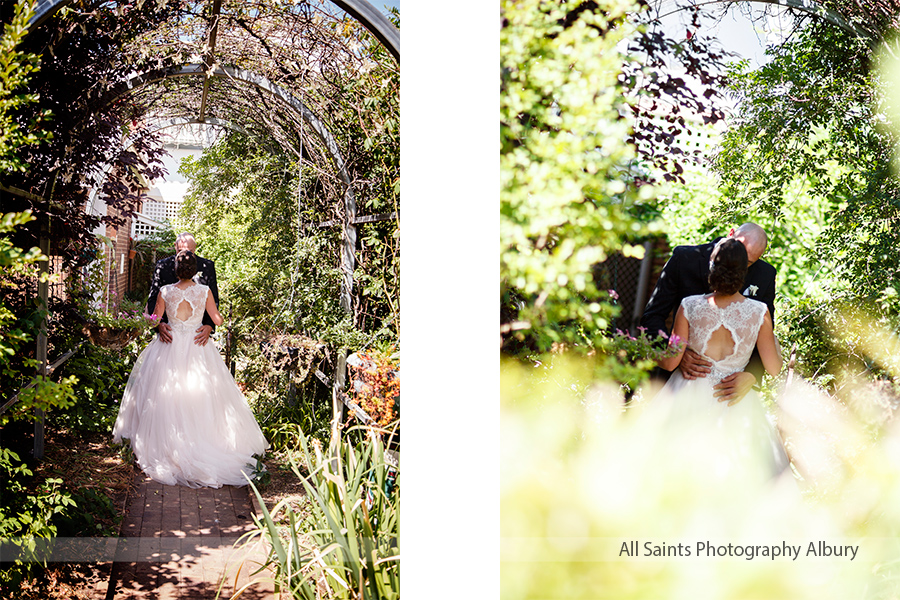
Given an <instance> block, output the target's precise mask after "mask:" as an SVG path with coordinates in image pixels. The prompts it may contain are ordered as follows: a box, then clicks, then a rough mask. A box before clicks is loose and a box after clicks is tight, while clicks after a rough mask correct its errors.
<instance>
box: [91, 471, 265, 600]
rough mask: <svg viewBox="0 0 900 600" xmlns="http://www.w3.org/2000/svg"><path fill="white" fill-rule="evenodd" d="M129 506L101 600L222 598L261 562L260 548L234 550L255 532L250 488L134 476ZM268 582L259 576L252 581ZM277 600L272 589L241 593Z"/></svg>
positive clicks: (250, 599) (259, 599)
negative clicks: (196, 485) (182, 483)
mask: <svg viewBox="0 0 900 600" xmlns="http://www.w3.org/2000/svg"><path fill="white" fill-rule="evenodd" d="M136 488H137V490H136V492H135V493H134V494H133V495H132V497H131V498H130V499H129V501H128V508H127V511H126V514H125V520H124V521H123V523H122V531H121V535H120V538H119V543H118V547H117V550H116V558H115V562H114V563H113V565H112V575H111V578H110V580H109V583H108V586H107V589H106V595H105V600H124V599H126V598H135V599H145V598H153V599H158V600H169V599H176V598H177V599H188V598H190V599H195V598H198V599H199V598H215V597H216V592H217V591H218V589H219V584H220V582H221V581H222V578H223V576H224V577H225V584H224V585H223V587H222V594H221V596H220V598H223V599H227V598H231V596H232V595H233V594H234V593H235V592H236V591H237V590H239V589H240V588H241V587H243V586H244V585H245V584H246V583H247V582H248V581H249V580H250V579H251V576H250V574H251V573H252V572H253V571H254V570H256V569H257V568H258V566H259V564H260V563H261V562H262V561H263V560H264V558H265V550H264V547H263V545H262V543H260V542H258V541H255V542H254V543H253V544H252V545H251V546H249V547H246V548H242V549H235V548H234V547H233V544H234V542H235V541H236V540H237V539H238V538H239V537H240V536H241V535H243V534H244V533H246V532H248V531H250V530H252V529H253V518H252V516H251V515H252V514H253V513H254V511H255V510H257V508H256V505H255V504H254V503H253V502H251V493H252V492H251V490H250V489H249V487H246V486H245V487H234V486H222V487H221V488H219V489H212V488H199V489H191V488H187V487H182V486H173V485H163V484H161V483H157V482H155V481H153V480H151V479H150V478H149V477H147V476H145V475H144V474H143V473H141V472H140V471H138V472H137V475H136ZM265 575H266V573H260V574H259V575H256V576H255V577H252V578H253V579H259V578H262V577H264V576H265ZM275 597H276V594H275V593H274V590H273V585H272V583H271V582H266V583H263V584H257V585H254V586H253V587H251V588H249V589H247V590H246V591H245V592H244V593H243V594H241V596H240V598H242V599H246V600H263V599H266V600H269V599H273V598H275Z"/></svg>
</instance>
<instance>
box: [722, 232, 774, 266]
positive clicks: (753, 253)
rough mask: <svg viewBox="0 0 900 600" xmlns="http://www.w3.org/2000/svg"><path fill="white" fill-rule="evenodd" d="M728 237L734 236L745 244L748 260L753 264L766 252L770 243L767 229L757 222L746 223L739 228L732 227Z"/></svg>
mask: <svg viewBox="0 0 900 600" xmlns="http://www.w3.org/2000/svg"><path fill="white" fill-rule="evenodd" d="M728 237H731V238H734V239H736V240H738V241H740V242H741V243H742V244H744V247H745V248H746V249H747V261H748V263H749V264H751V265H752V264H753V263H755V262H756V261H758V260H759V259H760V257H762V255H763V254H764V253H765V252H766V246H767V245H768V244H769V236H767V235H766V231H765V230H764V229H763V228H762V227H760V226H759V225H757V224H756V223H744V224H743V225H741V226H740V227H738V228H737V229H732V230H731V231H730V232H729V233H728Z"/></svg>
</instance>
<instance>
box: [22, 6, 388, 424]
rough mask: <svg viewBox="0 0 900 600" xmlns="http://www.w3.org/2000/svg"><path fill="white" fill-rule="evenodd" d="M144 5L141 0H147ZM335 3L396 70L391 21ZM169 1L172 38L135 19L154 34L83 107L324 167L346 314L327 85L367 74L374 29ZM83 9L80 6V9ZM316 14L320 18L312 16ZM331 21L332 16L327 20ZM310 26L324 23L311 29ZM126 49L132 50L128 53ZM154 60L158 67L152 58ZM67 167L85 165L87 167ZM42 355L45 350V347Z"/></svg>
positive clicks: (344, 152)
mask: <svg viewBox="0 0 900 600" xmlns="http://www.w3.org/2000/svg"><path fill="white" fill-rule="evenodd" d="M75 2H76V0H38V2H37V5H36V9H35V13H34V16H33V17H32V19H31V20H30V21H29V35H30V34H32V33H34V32H36V31H39V30H40V29H41V27H42V26H44V25H45V24H47V23H50V22H52V20H53V19H54V18H57V17H58V13H59V11H60V10H61V9H63V8H64V7H67V6H69V5H72V4H74V3H75ZM150 4H151V3H150V1H148V2H147V5H150ZM332 4H333V6H334V7H337V8H338V9H340V10H341V11H344V13H346V15H349V17H351V18H352V19H354V20H356V21H357V22H358V23H359V24H360V25H361V26H362V27H363V28H364V29H365V30H366V31H368V33H369V34H371V36H372V37H373V38H374V39H375V40H377V42H378V44H375V46H377V45H379V44H380V45H381V46H383V47H384V49H385V50H386V52H387V54H384V53H379V54H377V56H379V57H380V56H386V57H387V58H388V61H387V62H388V63H389V62H390V57H393V59H394V61H396V63H397V69H399V58H400V37H399V31H398V30H397V28H396V27H395V26H394V25H393V24H392V23H391V21H390V20H388V19H387V18H386V17H385V16H384V15H383V14H381V12H379V11H378V10H376V9H375V8H374V7H373V6H372V5H371V4H370V3H369V2H368V1H367V0H332ZM170 6H171V7H172V10H171V11H170V12H169V13H164V14H174V15H176V16H175V17H174V20H172V21H169V22H166V23H165V25H164V27H163V28H161V29H160V30H159V31H165V34H164V35H165V36H168V37H167V38H166V39H167V40H168V43H170V45H171V48H166V49H165V50H166V51H163V50H162V49H160V51H159V52H157V48H153V50H152V51H151V52H150V53H149V54H145V53H144V52H143V50H144V49H143V48H141V44H142V43H143V44H148V46H147V47H153V45H154V44H156V43H158V41H159V40H158V39H156V38H154V37H153V34H154V33H155V32H156V30H154V29H153V28H152V27H148V28H146V29H145V30H143V31H144V32H145V33H146V34H148V35H150V37H149V38H148V40H147V41H144V42H137V43H136V44H135V45H133V46H132V47H130V48H123V50H122V57H123V58H122V60H121V61H119V62H120V64H128V65H140V67H139V68H137V69H136V71H137V73H136V74H131V75H128V76H127V77H125V78H121V79H119V78H117V79H116V80H114V81H112V82H106V81H103V82H100V85H99V86H97V88H98V89H99V88H103V87H104V86H105V89H104V90H103V93H102V95H101V96H100V97H99V98H97V99H95V100H92V104H90V106H93V107H94V108H91V109H88V110H89V111H90V110H97V111H103V110H109V109H110V108H111V107H113V106H114V105H115V104H116V103H121V102H125V103H126V104H134V105H135V106H138V107H141V109H142V110H144V111H147V114H148V116H149V117H151V119H152V121H153V124H152V125H151V126H150V127H149V128H144V129H143V130H142V134H143V135H147V133H148V131H149V133H153V132H156V131H160V130H162V129H165V128H168V127H173V126H177V125H181V124H187V123H196V124H204V125H212V126H217V127H224V128H227V129H230V130H233V131H241V132H244V133H246V134H248V135H251V136H255V137H257V138H259V139H261V140H266V142H267V143H274V144H276V145H280V146H281V147H283V148H285V149H287V150H288V151H289V152H291V153H294V154H296V155H297V156H298V157H300V160H302V161H303V162H306V164H310V163H312V164H313V166H315V167H316V168H317V169H318V171H317V172H318V173H321V174H324V175H320V177H322V176H326V175H327V178H326V181H327V182H329V183H327V185H328V186H330V187H328V188H326V189H328V190H331V191H328V192H327V194H328V198H334V199H335V200H337V203H338V204H339V208H340V210H338V211H337V212H339V213H340V214H341V225H342V236H341V244H340V248H341V250H340V270H341V273H342V279H341V291H340V306H341V308H342V309H343V310H344V311H346V312H347V313H349V314H353V300H352V293H353V284H354V270H355V268H356V255H355V247H356V243H357V231H356V225H355V221H356V212H357V198H356V190H355V189H354V183H353V177H354V176H353V174H351V173H350V171H349V168H348V162H347V158H346V157H347V156H348V152H349V153H350V154H351V155H353V153H354V152H356V153H357V154H358V149H356V148H349V149H348V148H347V147H346V146H345V147H344V148H342V147H341V144H342V143H346V142H345V141H344V142H342V141H341V139H340V137H339V136H337V135H335V133H334V130H333V126H332V124H330V123H329V122H328V119H329V116H330V115H333V112H334V106H335V105H336V104H337V105H339V102H338V103H336V102H335V101H334V100H335V99H334V98H332V99H329V97H328V94H339V93H340V85H336V84H335V82H336V81H337V82H338V83H339V82H340V77H350V78H352V77H353V76H354V75H356V76H359V77H363V76H365V74H366V73H367V69H368V68H370V67H369V66H368V65H367V61H369V60H370V59H369V58H368V56H369V53H368V52H361V51H360V45H359V41H358V40H362V43H363V44H364V45H366V44H370V43H371V42H370V39H371V38H367V37H365V35H364V34H357V33H354V32H359V29H358V28H352V29H351V30H349V33H350V34H349V35H348V30H347V29H344V28H343V26H342V25H341V24H342V23H344V22H346V18H345V17H343V15H341V14H340V13H339V12H336V11H334V10H333V9H332V8H329V7H328V6H327V4H326V5H321V4H310V3H306V2H303V1H302V0H297V1H294V2H289V3H286V4H283V5H282V4H275V3H261V4H260V5H258V6H255V8H254V10H255V11H256V13H254V14H252V15H251V16H249V17H248V14H249V13H245V12H244V11H243V10H242V7H241V3H239V2H236V1H234V0H197V1H196V2H192V3H188V4H186V5H178V6H177V7H176V5H175V4H171V5H170ZM125 8H127V7H125ZM145 8H146V7H145ZM278 11H281V12H278ZM251 12H252V11H251ZM91 14H93V13H85V15H86V16H88V17H89V16H90V15H91ZM117 14H119V13H117ZM166 18H168V17H166ZM316 18H319V21H316ZM322 18H324V19H325V20H326V23H325V24H324V25H319V23H320V22H321V21H322ZM329 19H330V21H327V20H329ZM139 22H140V21H139ZM132 23H134V21H132ZM328 23H331V24H333V25H339V26H340V27H332V28H331V29H328ZM317 26H318V27H319V28H320V29H318V30H316V27H317ZM305 28H308V29H305ZM306 31H311V32H312V35H313V36H314V39H313V40H309V39H306V38H305V36H306V35H307V34H306ZM317 31H318V33H316V32H317ZM139 35H144V34H139ZM316 35H318V37H315V36H316ZM354 36H358V38H357V37H354ZM157 38H158V36H157ZM322 40H324V43H323V44H321V45H319V44H318V41H322ZM163 41H165V40H163ZM138 50H140V54H139V55H138V54H137V52H138ZM126 52H130V53H131V54H130V55H128V58H127V60H126V58H125V55H126ZM373 56H374V54H373ZM177 57H181V60H180V61H178V62H175V65H176V66H171V65H172V64H173V58H176V59H177ZM184 59H188V60H187V61H185V60H184ZM377 60H378V61H379V63H381V62H382V61H383V59H381V58H378V59H377ZM154 61H156V67H157V68H154ZM160 67H161V68H160ZM126 72H127V71H126ZM395 72H396V71H395ZM337 75H339V76H338V77H336V76H337ZM119 77H121V75H120V76H119ZM329 86H331V87H329ZM325 108H327V109H328V110H325ZM87 116H88V117H89V116H90V115H89V114H88V115H87ZM88 123H89V119H85V125H84V127H86V128H87V127H89V126H90V125H89V124H88ZM344 139H346V134H345V137H344ZM133 143H134V138H128V137H127V136H126V139H124V140H122V142H121V146H120V147H121V148H122V149H128V148H129V147H131V145H132V144H133ZM67 152H68V151H67ZM57 164H58V165H61V166H60V167H57V168H59V169H60V170H62V169H63V168H65V166H66V164H67V163H66V161H65V160H64V159H63V160H61V161H59V162H58V163H57ZM98 168H99V170H94V169H98ZM109 168H110V167H108V166H106V167H104V166H103V165H102V164H100V165H97V164H96V163H95V165H94V167H93V168H92V172H94V173H95V174H96V176H95V181H94V182H93V185H94V191H93V193H94V194H96V193H97V189H98V188H99V186H100V185H102V182H103V180H104V179H105V178H106V175H107V173H108V172H109ZM69 174H70V175H71V173H69ZM74 175H76V176H79V177H84V176H85V174H84V173H75V174H74ZM53 181H55V179H54V180H53ZM53 187H54V184H52V183H51V184H50V185H47V186H45V188H44V191H43V193H44V195H46V196H47V198H46V200H51V196H52V195H53ZM44 347H45V348H46V346H44ZM39 348H40V343H39ZM40 358H41V359H42V360H43V361H46V350H45V354H44V356H43V357H40ZM337 358H338V364H337V369H336V372H335V377H334V388H333V389H334V391H335V397H337V396H338V395H339V393H340V390H342V388H343V386H344V380H345V379H344V377H345V373H344V371H345V369H346V363H345V360H346V349H341V350H340V351H339V352H338V353H337ZM335 407H336V408H337V401H336V404H335Z"/></svg>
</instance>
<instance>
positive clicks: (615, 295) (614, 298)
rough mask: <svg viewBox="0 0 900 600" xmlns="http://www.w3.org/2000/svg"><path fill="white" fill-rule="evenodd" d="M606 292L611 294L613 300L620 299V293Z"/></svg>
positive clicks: (614, 291)
mask: <svg viewBox="0 0 900 600" xmlns="http://www.w3.org/2000/svg"><path fill="white" fill-rule="evenodd" d="M606 291H607V292H608V293H609V297H610V298H612V299H613V300H618V299H619V292H617V291H616V290H606Z"/></svg>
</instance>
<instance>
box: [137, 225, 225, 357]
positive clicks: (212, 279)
mask: <svg viewBox="0 0 900 600" xmlns="http://www.w3.org/2000/svg"><path fill="white" fill-rule="evenodd" d="M196 249H197V242H196V240H194V236H193V235H191V234H190V233H179V234H178V237H177V238H175V253H176V254H177V253H179V252H181V251H182V250H189V251H191V252H193V253H194V254H195V255H196ZM195 279H196V280H197V282H198V283H202V284H203V285H206V286H209V289H210V290H211V291H212V294H213V300H215V301H216V306H219V286H218V284H217V283H216V265H215V263H214V262H213V261H211V260H209V259H208V258H200V257H199V256H198V257H197V275H196V276H195ZM177 281H178V277H177V276H176V275H175V257H174V256H169V257H167V258H163V259H161V260H158V261H156V266H155V267H154V268H153V277H152V279H151V280H150V298H149V299H148V300H147V313H148V314H153V311H154V310H155V309H156V299H157V297H158V296H159V290H160V288H161V287H162V286H164V285H168V284H170V283H176V282H177ZM170 329H171V327H170V326H169V323H168V319H167V318H166V315H163V318H162V322H161V323H160V324H159V329H158V331H159V339H161V340H162V341H163V342H165V343H167V344H169V343H171V342H172V334H171V332H170ZM215 329H216V327H215V324H214V323H213V321H212V318H211V317H210V316H209V314H208V313H204V314H203V324H202V325H201V326H200V327H199V328H198V329H197V335H196V336H195V337H194V343H195V344H198V345H200V346H205V345H206V342H208V341H209V336H210V334H211V333H212V332H213V331H215Z"/></svg>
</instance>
